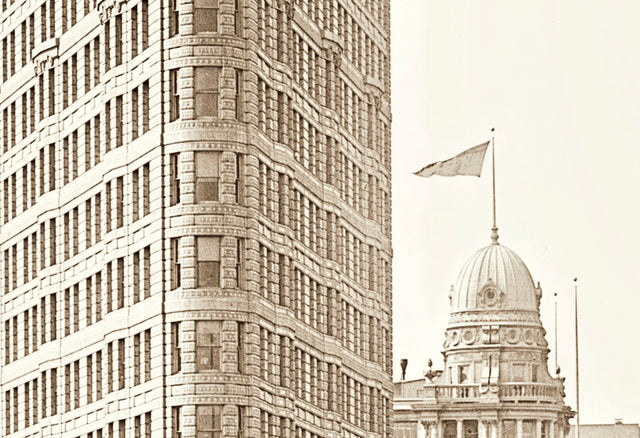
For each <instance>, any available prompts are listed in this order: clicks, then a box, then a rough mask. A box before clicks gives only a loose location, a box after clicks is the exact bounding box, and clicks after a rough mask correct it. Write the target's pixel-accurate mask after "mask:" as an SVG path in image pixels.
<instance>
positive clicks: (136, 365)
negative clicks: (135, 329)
mask: <svg viewBox="0 0 640 438" xmlns="http://www.w3.org/2000/svg"><path fill="white" fill-rule="evenodd" d="M133 369H134V370H139V369H140V333H138V334H136V335H134V336H133ZM139 384H140V373H139V372H135V373H133V385H134V386H136V385H139Z"/></svg>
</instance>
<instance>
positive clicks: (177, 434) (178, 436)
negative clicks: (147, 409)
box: [171, 406, 182, 438]
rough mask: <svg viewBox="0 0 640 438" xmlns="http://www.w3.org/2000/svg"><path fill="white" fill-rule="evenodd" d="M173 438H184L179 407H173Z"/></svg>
mask: <svg viewBox="0 0 640 438" xmlns="http://www.w3.org/2000/svg"><path fill="white" fill-rule="evenodd" d="M171 438H182V432H181V430H180V407H179V406H173V407H172V408H171Z"/></svg>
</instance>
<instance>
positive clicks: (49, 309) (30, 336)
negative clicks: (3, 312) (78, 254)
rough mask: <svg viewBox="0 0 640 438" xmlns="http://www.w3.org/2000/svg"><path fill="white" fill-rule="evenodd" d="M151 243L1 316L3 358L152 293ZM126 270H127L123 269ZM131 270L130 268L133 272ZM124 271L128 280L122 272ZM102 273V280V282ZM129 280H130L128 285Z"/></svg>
mask: <svg viewBox="0 0 640 438" xmlns="http://www.w3.org/2000/svg"><path fill="white" fill-rule="evenodd" d="M150 259H151V247H150V246H147V247H145V248H143V249H141V250H139V251H136V252H135V253H134V254H133V256H132V263H131V264H130V265H128V267H125V258H124V257H120V258H117V259H115V260H113V261H111V262H109V263H107V264H106V267H105V269H104V270H102V271H99V272H97V273H95V274H93V275H90V276H88V277H87V278H85V279H84V280H82V281H80V282H78V283H76V284H74V285H72V286H70V287H67V288H65V289H64V290H63V291H61V292H57V293H53V294H49V295H48V296H46V297H42V298H41V299H40V303H39V304H36V305H33V306H32V307H31V308H30V309H27V310H25V311H24V312H22V313H21V314H18V315H14V316H13V317H10V318H8V319H6V320H5V321H4V356H5V360H4V363H5V364H9V363H11V362H13V361H15V360H18V359H19V358H22V357H25V356H27V355H29V354H30V353H32V352H35V351H37V350H38V348H39V347H40V346H41V345H43V344H45V343H47V342H50V341H53V340H56V339H61V338H64V337H66V336H68V335H70V334H73V333H76V332H78V331H79V330H80V329H81V328H84V327H89V326H90V325H92V324H94V323H96V322H99V321H101V320H102V318H103V315H105V314H108V313H110V312H112V311H114V310H118V309H122V308H124V307H125V305H135V304H137V303H139V302H140V301H143V300H146V299H147V298H149V297H151V262H150ZM127 268H128V270H129V272H125V269H127ZM131 271H132V272H131ZM127 274H128V278H127V280H128V279H129V278H130V279H131V281H125V278H126V277H125V276H126V275H127ZM103 279H104V282H103ZM127 285H128V286H127Z"/></svg>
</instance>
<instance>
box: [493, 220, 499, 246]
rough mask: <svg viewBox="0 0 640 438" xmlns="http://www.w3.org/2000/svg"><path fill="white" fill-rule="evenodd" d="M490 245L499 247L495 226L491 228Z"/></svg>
mask: <svg viewBox="0 0 640 438" xmlns="http://www.w3.org/2000/svg"><path fill="white" fill-rule="evenodd" d="M491 244H492V245H500V244H499V243H498V227H496V226H495V225H494V226H493V227H491Z"/></svg>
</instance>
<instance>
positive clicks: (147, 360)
mask: <svg viewBox="0 0 640 438" xmlns="http://www.w3.org/2000/svg"><path fill="white" fill-rule="evenodd" d="M149 380H151V329H147V330H145V331H144V381H145V382H148V381H149Z"/></svg>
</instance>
